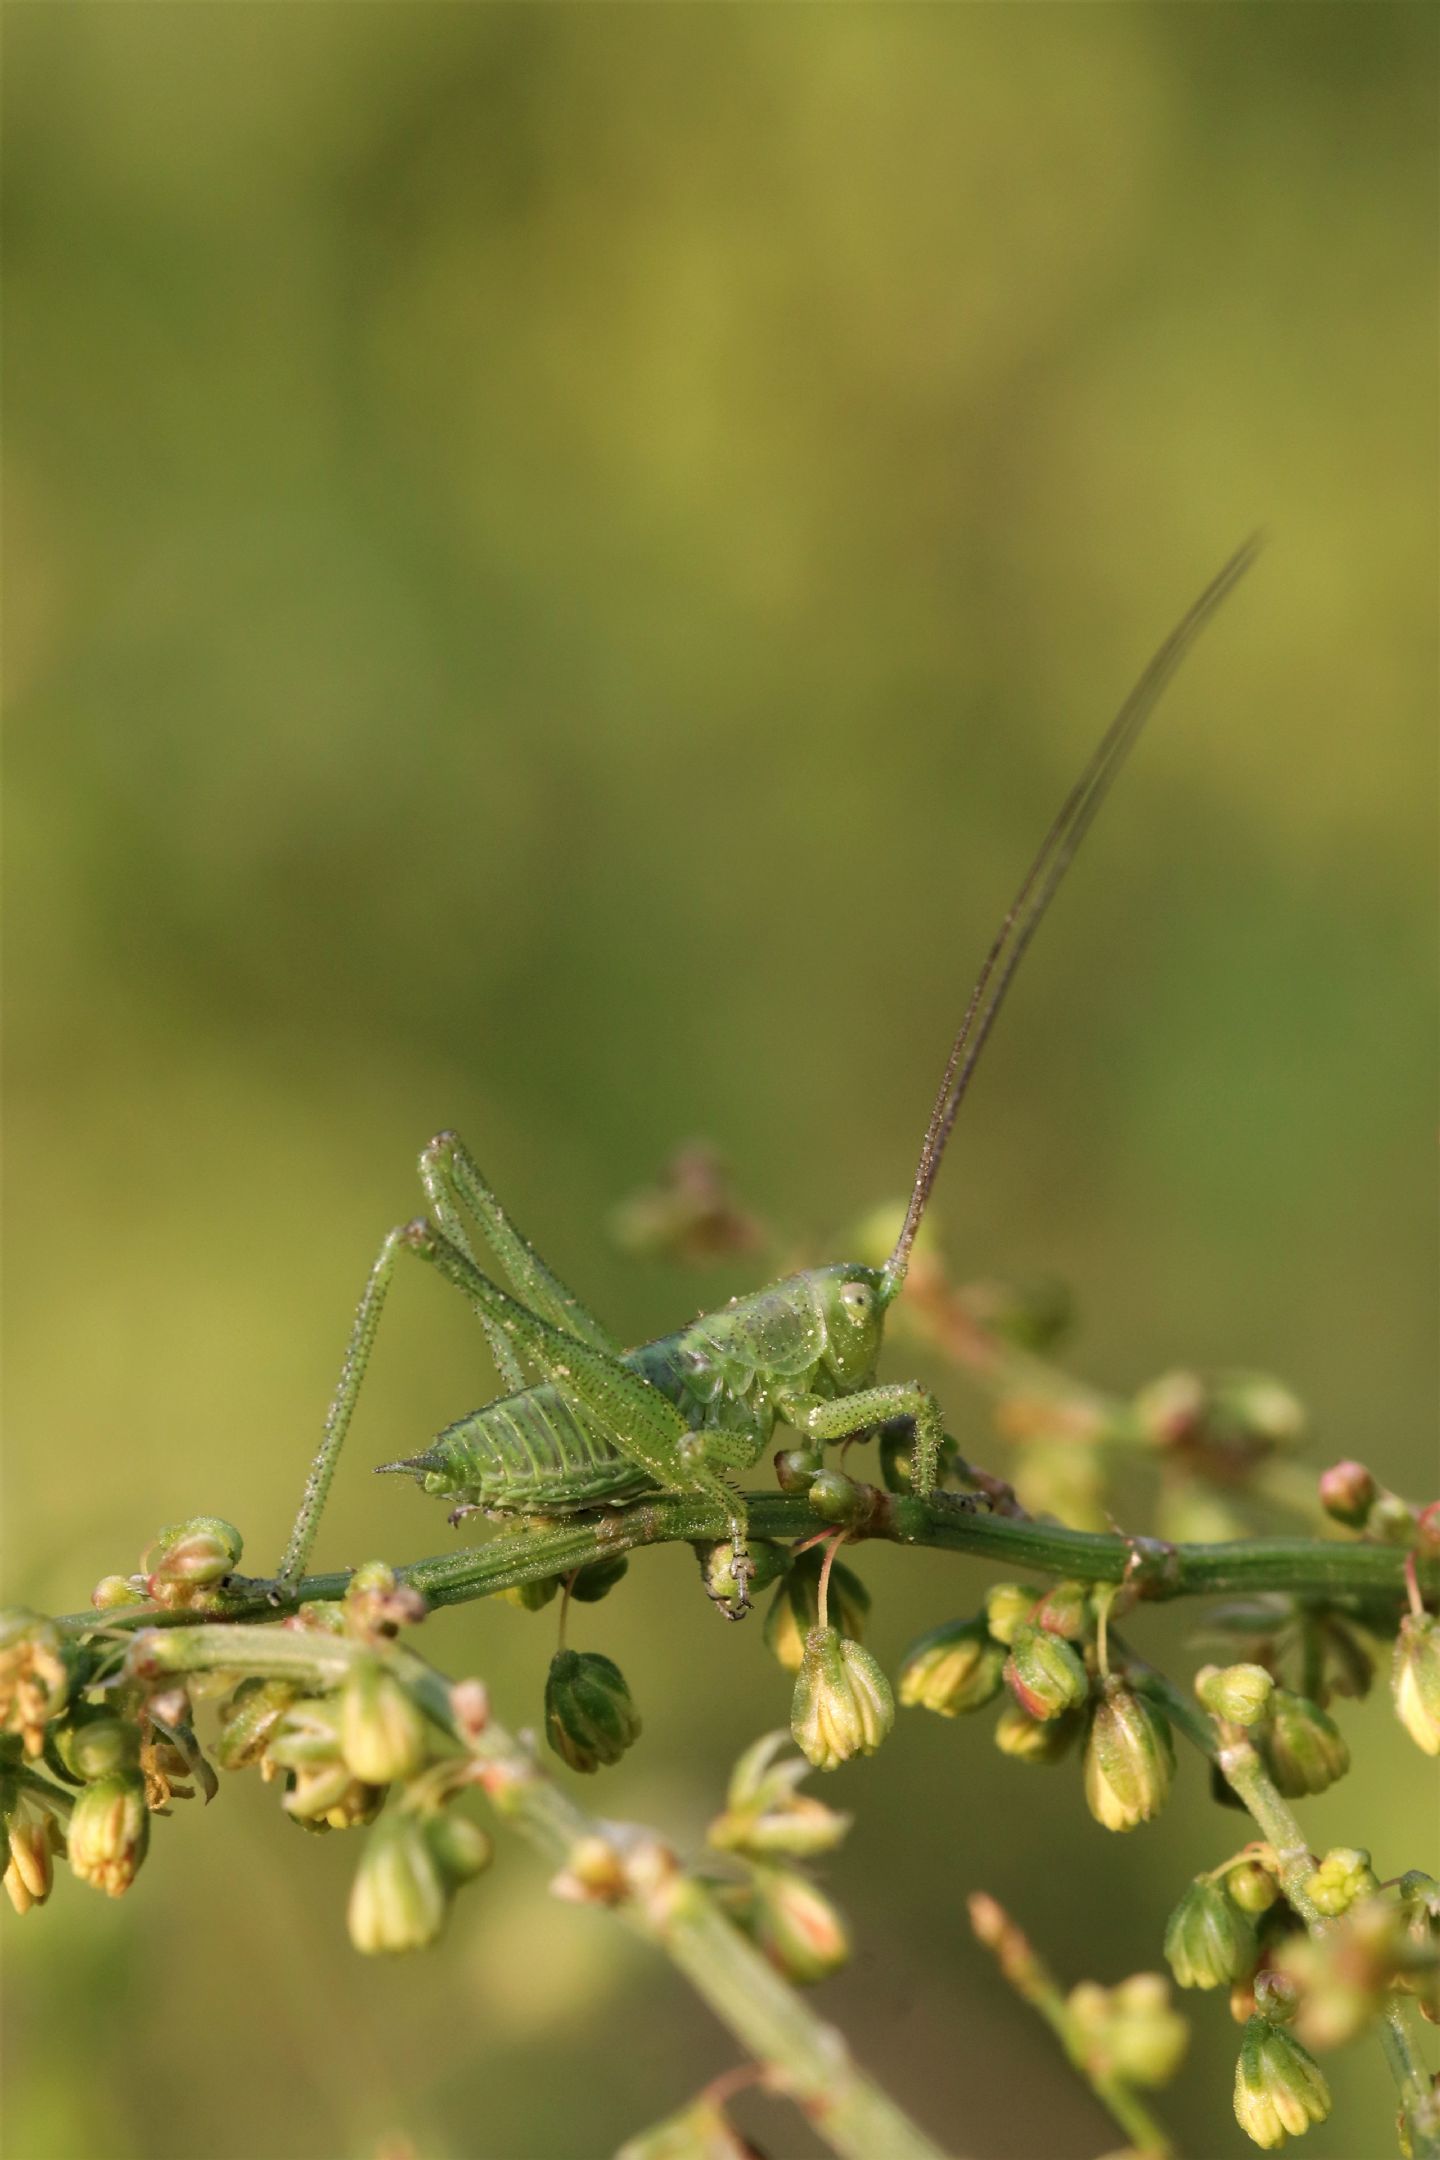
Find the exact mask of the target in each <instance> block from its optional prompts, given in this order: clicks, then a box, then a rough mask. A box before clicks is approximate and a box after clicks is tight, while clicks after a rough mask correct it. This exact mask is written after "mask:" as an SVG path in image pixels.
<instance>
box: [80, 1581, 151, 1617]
mask: <svg viewBox="0 0 1440 2160" xmlns="http://www.w3.org/2000/svg"><path fill="white" fill-rule="evenodd" d="M148 1602H149V1601H148V1600H147V1598H146V1596H145V1585H144V1584H143V1583H142V1582H139V1581H137V1579H136V1578H135V1577H134V1576H133V1575H102V1576H101V1578H100V1580H99V1582H97V1583H96V1585H95V1588H94V1589H93V1590H92V1591H91V1593H90V1603H91V1604H92V1605H93V1606H94V1608H95V1610H96V1612H118V1611H121V1610H122V1609H123V1608H124V1607H125V1606H127V1605H144V1604H147V1603H148Z"/></svg>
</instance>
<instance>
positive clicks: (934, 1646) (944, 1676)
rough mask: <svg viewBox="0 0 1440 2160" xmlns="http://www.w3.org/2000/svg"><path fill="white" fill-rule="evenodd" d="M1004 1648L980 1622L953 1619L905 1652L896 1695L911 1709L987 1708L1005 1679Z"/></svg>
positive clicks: (941, 1712)
mask: <svg viewBox="0 0 1440 2160" xmlns="http://www.w3.org/2000/svg"><path fill="white" fill-rule="evenodd" d="M1004 1672H1005V1648H1004V1645H1003V1644H1002V1643H997V1642H996V1641H995V1638H994V1637H993V1636H992V1635H991V1633H990V1631H989V1629H988V1628H987V1627H986V1625H985V1622H984V1620H983V1619H980V1620H948V1621H946V1623H945V1624H944V1626H943V1627H937V1628H931V1630H930V1632H929V1634H928V1635H922V1636H921V1637H920V1639H919V1640H918V1642H913V1643H912V1644H911V1645H910V1648H909V1649H908V1650H907V1651H906V1653H905V1656H904V1658H903V1660H902V1661H901V1665H900V1673H899V1681H898V1686H897V1694H898V1696H899V1699H900V1702H901V1703H902V1705H903V1706H904V1707H905V1708H906V1709H907V1710H909V1709H917V1708H918V1709H921V1710H933V1711H934V1712H935V1713H936V1715H937V1716H939V1717H952V1718H953V1717H958V1716H959V1715H960V1713H961V1712H962V1711H969V1710H983V1709H984V1707H985V1705H986V1703H988V1702H993V1701H994V1699H995V1697H996V1696H997V1695H998V1694H999V1692H1000V1689H1001V1687H1002V1685H1003V1682H1004Z"/></svg>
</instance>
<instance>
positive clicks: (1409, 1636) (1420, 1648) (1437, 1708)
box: [1390, 1613, 1440, 1755]
mask: <svg viewBox="0 0 1440 2160" xmlns="http://www.w3.org/2000/svg"><path fill="white" fill-rule="evenodd" d="M1390 1688H1391V1692H1392V1694H1393V1696H1394V1698H1395V1715H1396V1716H1397V1717H1398V1718H1399V1720H1400V1722H1401V1724H1402V1725H1403V1726H1404V1727H1405V1730H1406V1732H1408V1733H1409V1735H1410V1737H1411V1739H1412V1740H1413V1741H1414V1742H1415V1745H1416V1747H1418V1748H1422V1749H1423V1750H1424V1752H1425V1753H1426V1754H1427V1755H1440V1620H1436V1619H1435V1617H1434V1616H1433V1614H1430V1613H1418V1614H1417V1613H1407V1614H1406V1615H1405V1617H1404V1619H1403V1620H1402V1621H1401V1622H1400V1632H1399V1634H1398V1635H1397V1636H1396V1638H1395V1662H1394V1664H1393V1665H1392V1666H1391V1668H1390Z"/></svg>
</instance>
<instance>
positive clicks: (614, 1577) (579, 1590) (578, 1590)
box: [570, 1552, 630, 1605]
mask: <svg viewBox="0 0 1440 2160" xmlns="http://www.w3.org/2000/svg"><path fill="white" fill-rule="evenodd" d="M629 1569H630V1560H629V1556H628V1554H626V1553H623V1552H620V1553H611V1554H610V1555H609V1556H608V1557H607V1558H606V1559H604V1560H591V1561H588V1562H587V1563H586V1565H585V1566H584V1567H582V1568H580V1569H578V1570H577V1571H576V1575H575V1580H574V1582H572V1583H571V1585H570V1595H571V1597H572V1598H574V1600H575V1602H576V1604H577V1605H598V1604H599V1603H600V1600H601V1599H602V1598H607V1597H609V1595H610V1592H611V1591H612V1590H613V1589H614V1588H615V1585H616V1584H617V1583H618V1582H620V1581H622V1580H623V1578H624V1577H625V1576H626V1575H627V1574H628V1573H629Z"/></svg>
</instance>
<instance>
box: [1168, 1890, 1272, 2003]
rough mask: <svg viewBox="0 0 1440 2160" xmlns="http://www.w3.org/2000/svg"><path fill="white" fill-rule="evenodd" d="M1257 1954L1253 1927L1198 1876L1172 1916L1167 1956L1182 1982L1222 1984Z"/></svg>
mask: <svg viewBox="0 0 1440 2160" xmlns="http://www.w3.org/2000/svg"><path fill="white" fill-rule="evenodd" d="M1255 1957H1256V1943H1255V1930H1254V1928H1253V1927H1252V1926H1251V1925H1250V1922H1249V1921H1248V1920H1247V1919H1246V1917H1245V1915H1244V1913H1243V1912H1240V1911H1239V1910H1238V1909H1237V1908H1236V1906H1235V1905H1234V1904H1232V1902H1231V1900H1230V1899H1229V1898H1228V1897H1227V1896H1226V1894H1225V1892H1224V1891H1223V1890H1222V1889H1220V1888H1219V1886H1218V1885H1217V1884H1215V1883H1212V1882H1208V1881H1207V1880H1206V1879H1205V1877H1204V1876H1203V1875H1202V1876H1198V1877H1197V1878H1196V1880H1195V1881H1194V1882H1193V1883H1191V1885H1190V1888H1189V1889H1188V1890H1187V1891H1186V1892H1185V1895H1184V1896H1183V1897H1182V1898H1181V1900H1180V1903H1179V1904H1178V1905H1177V1906H1176V1908H1175V1910H1174V1912H1173V1913H1171V1915H1170V1920H1169V1924H1168V1925H1167V1927H1166V1929H1165V1960H1166V1963H1167V1964H1168V1965H1169V1967H1170V1970H1171V1971H1172V1972H1173V1973H1174V1975H1175V1978H1176V1979H1177V1980H1178V1981H1179V1983H1180V1985H1181V1987H1187V1988H1213V1987H1224V1986H1228V1984H1229V1983H1230V1982H1231V1981H1232V1980H1239V1979H1243V1978H1244V1977H1245V1976H1246V1975H1247V1974H1248V1973H1249V1972H1250V1971H1251V1969H1252V1968H1253V1966H1254V1963H1255Z"/></svg>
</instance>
